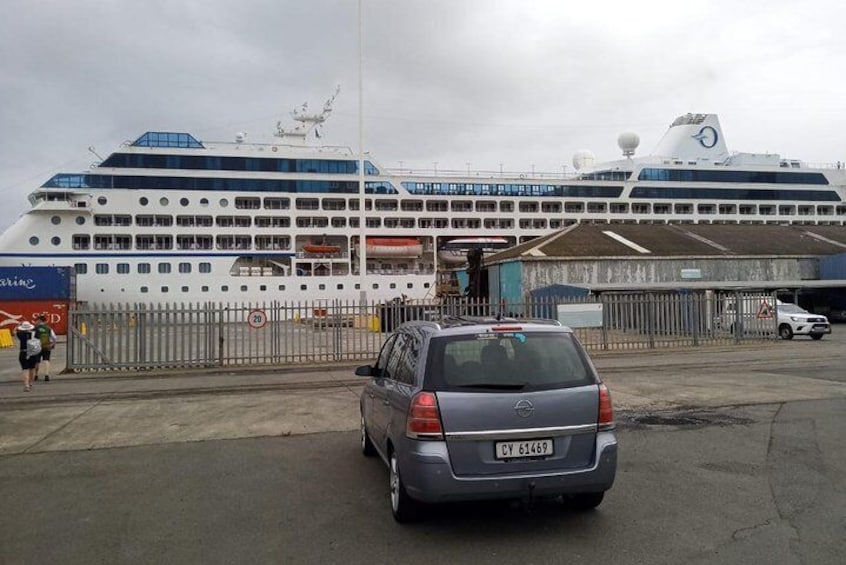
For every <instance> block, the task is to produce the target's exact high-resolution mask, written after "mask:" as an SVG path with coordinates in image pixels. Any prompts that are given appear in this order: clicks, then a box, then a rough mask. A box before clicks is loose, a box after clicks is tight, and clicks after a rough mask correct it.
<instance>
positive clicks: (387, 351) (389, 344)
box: [373, 334, 399, 378]
mask: <svg viewBox="0 0 846 565" xmlns="http://www.w3.org/2000/svg"><path fill="white" fill-rule="evenodd" d="M398 335H399V334H394V335H392V336H391V337H389V338H388V339H387V341H385V344H384V345H383V346H382V350H381V351H380V352H379V358H378V359H376V371H375V374H374V375H373V376H374V377H376V378H388V377H387V375H385V368H386V367H387V365H388V360H389V359H390V356H391V350H392V349H393V348H394V344H395V343H396V342H397V336H398Z"/></svg>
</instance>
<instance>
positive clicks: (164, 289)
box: [162, 286, 169, 294]
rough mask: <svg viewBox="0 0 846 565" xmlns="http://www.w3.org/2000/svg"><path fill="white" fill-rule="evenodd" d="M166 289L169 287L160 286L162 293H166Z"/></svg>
mask: <svg viewBox="0 0 846 565" xmlns="http://www.w3.org/2000/svg"><path fill="white" fill-rule="evenodd" d="M168 290H169V289H168V288H167V287H166V286H163V287H162V294H165V293H167V291H168Z"/></svg>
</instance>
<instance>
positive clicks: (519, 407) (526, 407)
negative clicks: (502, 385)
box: [514, 400, 535, 418]
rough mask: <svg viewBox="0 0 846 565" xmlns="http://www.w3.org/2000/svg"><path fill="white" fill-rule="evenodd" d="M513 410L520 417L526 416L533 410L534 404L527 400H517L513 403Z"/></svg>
mask: <svg viewBox="0 0 846 565" xmlns="http://www.w3.org/2000/svg"><path fill="white" fill-rule="evenodd" d="M514 411H515V412H517V415H518V416H520V417H521V418H528V417H529V416H531V415H532V413H533V412H534V411H535V405H534V404H532V403H531V402H529V401H528V400H518V401H517V404H515V405H514Z"/></svg>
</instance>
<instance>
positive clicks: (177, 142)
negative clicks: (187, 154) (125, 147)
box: [132, 131, 204, 149]
mask: <svg viewBox="0 0 846 565" xmlns="http://www.w3.org/2000/svg"><path fill="white" fill-rule="evenodd" d="M132 145H133V146H134V147H179V148H181V149H189V148H190V149H204V147H203V144H202V143H200V142H199V141H197V140H196V139H194V136H193V135H191V134H190V133H175V132H169V131H148V132H147V133H145V134H144V135H142V136H141V137H139V138H138V139H136V140H135V141H133V142H132Z"/></svg>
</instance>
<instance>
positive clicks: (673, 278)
mask: <svg viewBox="0 0 846 565" xmlns="http://www.w3.org/2000/svg"><path fill="white" fill-rule="evenodd" d="M682 269H699V270H700V272H701V274H702V277H701V278H699V279H696V280H701V281H715V282H723V281H780V280H784V281H788V280H790V281H795V280H814V279H818V278H819V265H818V261H817V259H813V258H807V259H806V258H800V259H795V258H775V259H774V258H765V257H762V258H749V259H732V258H726V257H719V258H713V259H712V258H705V259H702V258H697V259H681V258H668V259H664V258H649V259H645V258H644V259H641V258H631V259H600V260H558V261H524V262H523V271H522V272H523V293H524V294H527V293H528V292H530V291H531V290H534V289H536V288H540V287H544V286H548V285H552V284H604V283H608V284H620V283H629V284H638V283H663V282H682V281H683V280H684V279H682V277H681V272H682Z"/></svg>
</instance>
